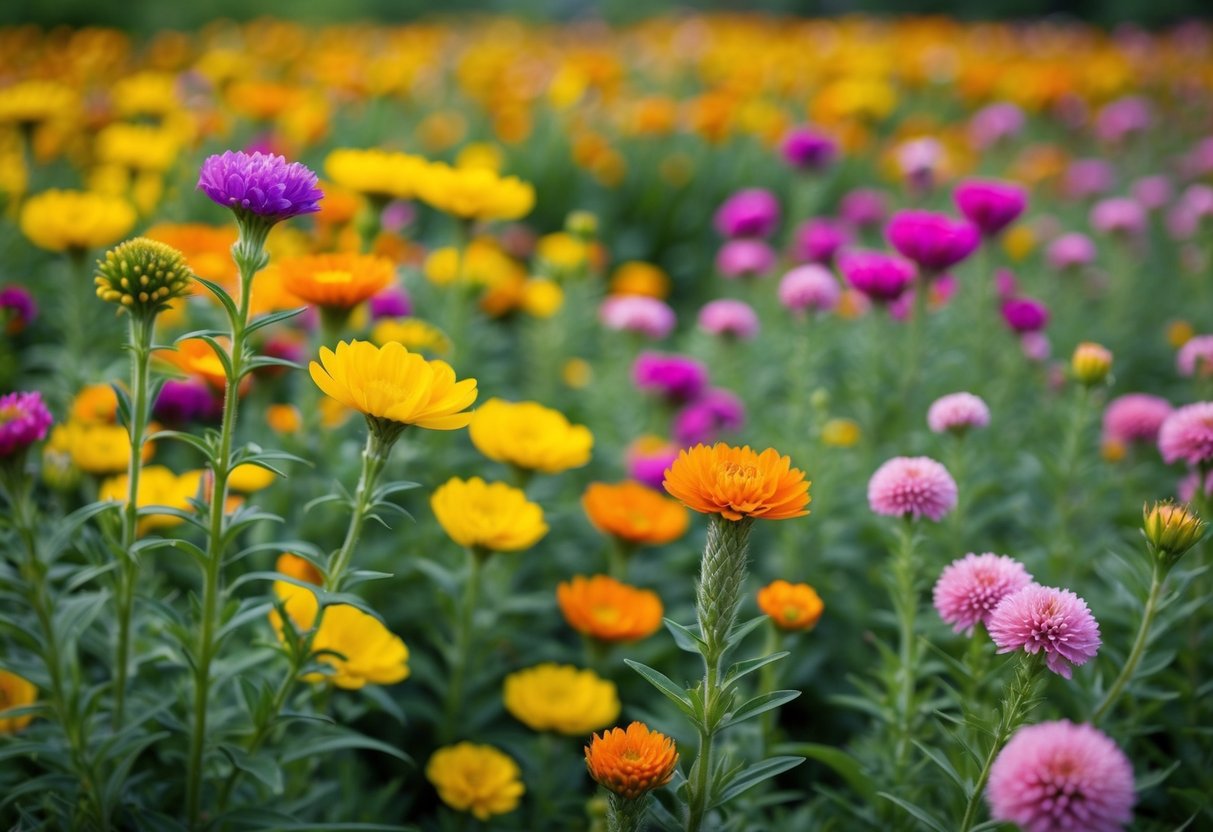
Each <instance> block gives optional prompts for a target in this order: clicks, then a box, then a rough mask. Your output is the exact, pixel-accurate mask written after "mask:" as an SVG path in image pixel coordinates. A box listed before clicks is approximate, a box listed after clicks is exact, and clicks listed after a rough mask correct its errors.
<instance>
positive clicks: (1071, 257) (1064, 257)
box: [1045, 231, 1097, 272]
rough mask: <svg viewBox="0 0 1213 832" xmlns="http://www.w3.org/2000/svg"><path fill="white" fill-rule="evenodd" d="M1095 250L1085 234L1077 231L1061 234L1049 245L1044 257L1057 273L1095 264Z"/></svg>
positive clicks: (1093, 244)
mask: <svg viewBox="0 0 1213 832" xmlns="http://www.w3.org/2000/svg"><path fill="white" fill-rule="evenodd" d="M1096 253H1097V249H1096V248H1095V243H1094V242H1092V240H1091V238H1090V237H1088V236H1087V235H1086V234H1081V233H1079V232H1077V231H1073V232H1070V233H1069V234H1062V235H1061V236H1060V237H1058V238H1057V239H1056V240H1054V241H1053V242H1052V243H1050V244H1049V250H1048V252H1046V255H1045V256H1046V257H1047V259H1048V261H1049V265H1050V266H1052V267H1053V268H1054V269H1056V270H1057V271H1059V272H1062V271H1068V270H1070V269H1076V268H1081V267H1082V266H1089V265H1091V264H1092V263H1094V262H1095V256H1096Z"/></svg>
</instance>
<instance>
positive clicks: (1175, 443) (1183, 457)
mask: <svg viewBox="0 0 1213 832" xmlns="http://www.w3.org/2000/svg"><path fill="white" fill-rule="evenodd" d="M1158 450H1159V452H1160V453H1161V454H1162V459H1163V462H1180V461H1183V462H1186V463H1188V464H1189V465H1200V464H1202V463H1205V462H1209V461H1210V460H1213V402H1197V403H1196V404H1190V405H1187V406H1185V407H1181V408H1179V409H1178V410H1176V411H1175V412H1174V413H1172V414H1171V415H1170V416H1168V417H1167V418H1166V421H1164V422H1163V423H1162V426H1161V427H1160V428H1159V429H1158Z"/></svg>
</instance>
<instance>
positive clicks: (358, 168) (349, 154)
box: [324, 148, 426, 200]
mask: <svg viewBox="0 0 1213 832" xmlns="http://www.w3.org/2000/svg"><path fill="white" fill-rule="evenodd" d="M425 171H426V161H425V159H422V158H421V157H420V156H410V155H408V154H407V153H398V152H395V151H391V150H377V149H373V148H372V149H368V150H359V149H356V148H338V149H336V150H334V151H332V152H330V153H329V155H328V156H327V157H325V160H324V172H325V173H326V174H327V175H328V178H329V179H330V180H332V181H333V182H335V183H336V184H338V185H340V186H341V187H343V188H348V189H349V190H351V191H357V192H358V193H360V194H365V195H366V196H369V197H377V198H379V199H382V200H390V199H412V198H413V197H414V196H416V195H417V187H418V185H419V183H420V181H421V178H422V176H423V175H424V173H425Z"/></svg>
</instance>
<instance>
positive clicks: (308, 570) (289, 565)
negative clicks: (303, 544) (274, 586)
mask: <svg viewBox="0 0 1213 832" xmlns="http://www.w3.org/2000/svg"><path fill="white" fill-rule="evenodd" d="M274 569H275V570H277V571H278V572H281V573H282V574H283V575H289V576H291V577H292V578H295V579H297V580H300V581H304V582H305V583H309V584H315V585H316V586H320V585H321V584H322V583H324V576H323V575H321V574H320V570H319V569H317V568H316V567H315V565H314V564H313V563H312V562H311V561H310V560H307V559H306V558H301V557H299V556H298V555H295V554H291V553H290V552H283V553H282V554H281V555H279V556H278V561H277V562H276V563H275V564H274Z"/></svg>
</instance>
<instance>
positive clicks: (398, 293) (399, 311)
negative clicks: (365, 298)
mask: <svg viewBox="0 0 1213 832" xmlns="http://www.w3.org/2000/svg"><path fill="white" fill-rule="evenodd" d="M370 310H371V320H372V321H377V320H379V319H380V318H407V317H408V316H409V315H412V314H413V301H412V299H411V298H410V297H409V293H408V292H407V291H405V289H404V287H403V286H389V287H388V288H386V289H384V290H383V291H382V292H380V293H379V294H377V295H374V296H373V297H372V298H371V299H370Z"/></svg>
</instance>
